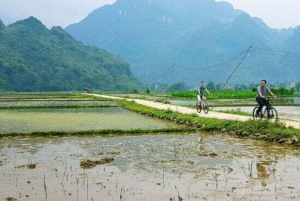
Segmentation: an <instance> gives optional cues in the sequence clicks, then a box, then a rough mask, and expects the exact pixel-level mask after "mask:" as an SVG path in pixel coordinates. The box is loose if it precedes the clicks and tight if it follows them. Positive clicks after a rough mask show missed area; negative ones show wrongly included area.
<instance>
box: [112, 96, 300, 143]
mask: <svg viewBox="0 0 300 201" xmlns="http://www.w3.org/2000/svg"><path fill="white" fill-rule="evenodd" d="M116 102H117V103H118V104H119V105H120V106H121V107H123V108H126V109H127V110H130V111H134V112H137V113H139V114H143V115H147V116H150V117H154V118H159V119H162V120H167V121H172V122H175V123H176V124H179V125H184V126H187V127H190V128H196V129H197V130H199V131H209V132H213V131H218V132H222V133H224V134H229V135H235V136H239V137H248V138H253V139H258V140H264V141H268V142H276V143H284V144H288V145H294V146H300V141H299V140H300V129H296V128H292V127H286V126H285V125H284V124H283V123H281V122H277V123H274V122H269V121H268V120H259V121H257V120H248V121H245V122H241V121H236V120H221V119H216V118H204V117H199V116H198V115H196V114H182V113H179V112H174V111H171V110H159V109H154V108H150V107H147V106H143V105H139V104H137V103H135V102H134V101H126V100H117V101H116Z"/></svg>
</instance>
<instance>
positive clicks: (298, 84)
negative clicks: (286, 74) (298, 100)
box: [295, 82, 300, 91]
mask: <svg viewBox="0 0 300 201" xmlns="http://www.w3.org/2000/svg"><path fill="white" fill-rule="evenodd" d="M295 89H296V90H297V91H300V82H297V83H296V86H295Z"/></svg>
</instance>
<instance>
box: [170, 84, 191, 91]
mask: <svg viewBox="0 0 300 201" xmlns="http://www.w3.org/2000/svg"><path fill="white" fill-rule="evenodd" d="M186 89H187V87H186V85H185V83H184V82H177V83H174V84H172V85H171V86H170V87H168V89H167V91H168V92H174V91H184V90H186Z"/></svg>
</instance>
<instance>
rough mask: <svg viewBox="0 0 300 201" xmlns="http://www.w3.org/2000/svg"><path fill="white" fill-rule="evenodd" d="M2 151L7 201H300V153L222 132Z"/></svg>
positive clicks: (12, 144)
mask: <svg viewBox="0 0 300 201" xmlns="http://www.w3.org/2000/svg"><path fill="white" fill-rule="evenodd" d="M199 137H200V138H199ZM198 141H200V143H199V142H198ZM0 150H1V155H0V172H1V174H0V200H4V199H5V198H8V197H13V198H16V199H18V200H32V201H38V200H45V197H46V195H47V198H48V200H70V201H71V200H72V201H74V200H91V201H93V200H101V201H111V200H115V201H117V200H118V201H119V200H143V201H145V200H156V201H166V200H170V199H173V198H174V199H173V200H175V198H176V200H177V198H178V195H179V196H180V197H182V198H183V199H184V200H191V201H193V200H221V201H222V200H243V201H245V200H249V201H250V200H261V201H262V200H270V201H273V200H290V199H291V200H299V199H300V165H299V164H300V160H299V153H300V152H299V151H300V150H299V149H298V148H294V147H288V146H281V145H278V144H272V143H264V142H259V141H255V140H249V139H239V138H233V137H230V136H224V135H221V134H213V133H211V134H207V133H200V134H193V133H191V134H183V135H147V136H127V137H121V136H119V137H117V136H116V137H110V138H107V137H100V136H98V137H81V138H78V137H66V138H56V137H52V138H35V139H30V138H25V139H24V138H8V139H1V140H0ZM104 158H114V161H113V162H112V163H108V164H104V165H97V166H95V167H93V168H88V169H84V168H82V167H80V163H81V162H82V161H85V160H95V161H96V160H101V159H104Z"/></svg>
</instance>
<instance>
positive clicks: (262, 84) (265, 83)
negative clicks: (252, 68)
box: [260, 80, 267, 88]
mask: <svg viewBox="0 0 300 201" xmlns="http://www.w3.org/2000/svg"><path fill="white" fill-rule="evenodd" d="M266 85H267V81H266V80H261V81H260V86H261V87H262V88H264V87H265V86H266Z"/></svg>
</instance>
